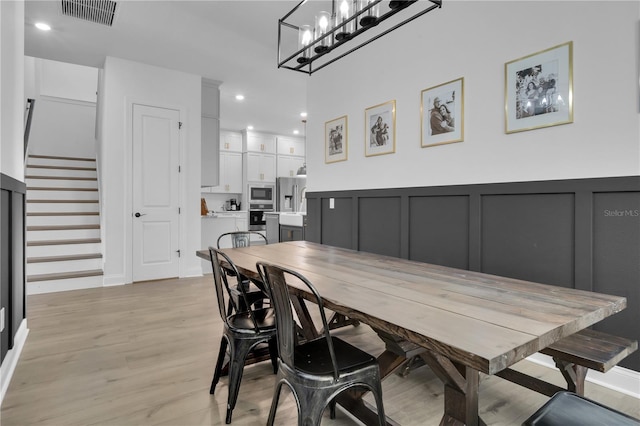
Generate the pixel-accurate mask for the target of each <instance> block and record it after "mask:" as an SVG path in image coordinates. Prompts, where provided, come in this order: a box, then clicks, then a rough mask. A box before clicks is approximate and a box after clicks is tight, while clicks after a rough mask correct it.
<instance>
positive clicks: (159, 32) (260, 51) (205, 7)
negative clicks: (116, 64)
mask: <svg viewBox="0 0 640 426" xmlns="http://www.w3.org/2000/svg"><path fill="white" fill-rule="evenodd" d="M296 4H297V0H257V1H244V0H231V1H220V0H213V1H204V0H201V1H178V0H174V1H156V0H140V1H137V0H120V1H118V10H117V12H116V19H115V21H114V24H113V26H112V27H107V26H105V25H101V24H95V23H92V22H87V21H83V20H79V19H76V18H71V17H68V16H63V15H62V14H61V12H60V1H59V0H45V1H32V0H26V1H25V55H27V56H33V57H37V58H44V59H51V60H56V61H61V62H68V63H73V64H79V65H86V66H92V67H98V68H99V67H101V66H102V64H103V62H104V58H105V56H114V57H118V58H123V59H129V60H132V61H138V62H142V63H146V64H150V65H156V66H160V67H164V68H170V69H175V70H179V71H184V72H188V73H192V74H197V75H201V76H203V77H206V78H210V79H213V80H218V81H221V82H222V85H221V87H220V95H221V99H220V108H221V114H220V126H221V128H223V129H229V130H237V131H239V130H242V129H245V128H246V127H247V126H248V125H250V124H252V125H253V126H254V128H255V130H256V131H265V132H272V133H279V134H292V133H293V130H294V129H297V130H299V131H300V132H301V134H303V133H304V125H303V123H302V118H301V117H300V112H302V111H305V108H306V79H307V78H310V77H309V76H307V75H305V74H302V73H298V72H294V71H290V70H285V69H278V68H277V31H278V19H279V18H281V17H283V16H284V15H285V14H286V13H287V12H288V11H289V10H291V8H293V7H294V6H295V5H296ZM38 21H45V22H47V23H48V24H49V25H51V27H52V30H51V31H48V32H42V31H40V30H37V29H36V28H35V27H34V26H33V24H35V23H36V22H38ZM238 93H241V94H244V95H245V97H246V98H245V100H244V101H242V102H238V101H236V100H235V95H236V94H238Z"/></svg>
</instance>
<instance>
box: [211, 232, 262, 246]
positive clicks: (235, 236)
mask: <svg viewBox="0 0 640 426" xmlns="http://www.w3.org/2000/svg"><path fill="white" fill-rule="evenodd" d="M251 237H255V239H257V240H258V241H259V242H260V243H263V244H267V237H265V236H264V235H263V234H261V233H260V232H256V231H233V232H225V233H224V234H222V235H220V236H219V237H218V241H216V245H217V246H218V248H222V247H221V245H227V244H224V243H225V242H226V241H225V240H229V243H230V247H232V248H238V247H249V246H250V245H251Z"/></svg>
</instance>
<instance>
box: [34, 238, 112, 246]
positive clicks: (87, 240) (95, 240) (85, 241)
mask: <svg viewBox="0 0 640 426" xmlns="http://www.w3.org/2000/svg"><path fill="white" fill-rule="evenodd" d="M100 242H102V241H101V240H100V238H83V239H79V240H43V241H27V247H34V246H57V245H65V244H94V243H100Z"/></svg>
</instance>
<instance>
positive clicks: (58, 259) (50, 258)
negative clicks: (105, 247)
mask: <svg viewBox="0 0 640 426" xmlns="http://www.w3.org/2000/svg"><path fill="white" fill-rule="evenodd" d="M101 258H102V254H100V253H88V254H71V255H66V256H42V257H29V258H27V263H43V262H67V261H70V260H85V259H101Z"/></svg>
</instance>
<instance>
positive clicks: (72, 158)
mask: <svg viewBox="0 0 640 426" xmlns="http://www.w3.org/2000/svg"><path fill="white" fill-rule="evenodd" d="M29 157H30V158H47V159H49V160H72V161H96V159H95V158H80V157H59V156H57V155H37V154H29Z"/></svg>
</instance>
